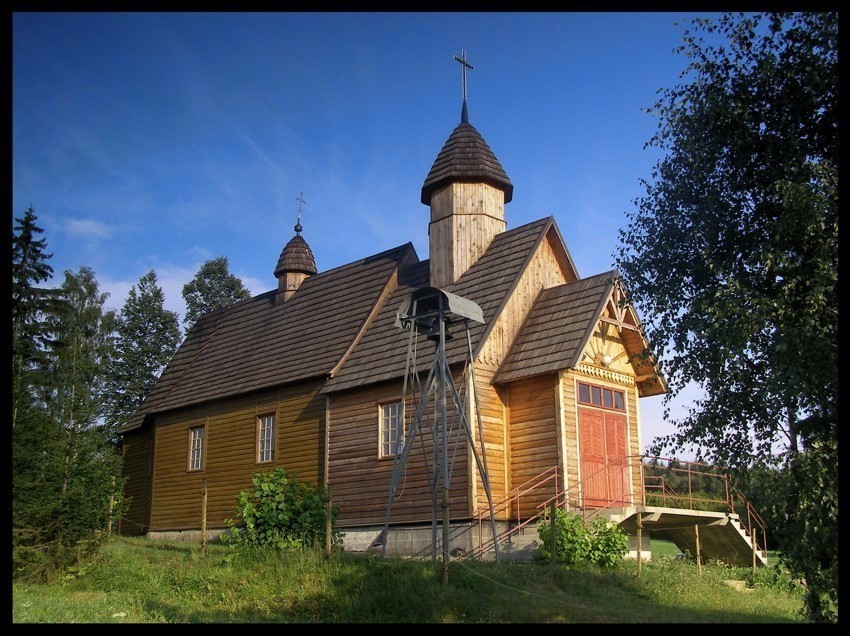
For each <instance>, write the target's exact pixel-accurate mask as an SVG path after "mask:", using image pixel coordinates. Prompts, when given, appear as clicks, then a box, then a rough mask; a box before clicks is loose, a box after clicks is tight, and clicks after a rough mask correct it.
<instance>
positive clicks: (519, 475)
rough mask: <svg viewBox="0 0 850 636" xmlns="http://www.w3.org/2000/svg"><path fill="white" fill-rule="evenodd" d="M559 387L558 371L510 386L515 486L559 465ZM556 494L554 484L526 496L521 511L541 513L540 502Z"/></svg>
mask: <svg viewBox="0 0 850 636" xmlns="http://www.w3.org/2000/svg"><path fill="white" fill-rule="evenodd" d="M556 387H557V376H556V375H555V374H547V375H542V376H536V377H533V378H528V379H525V380H519V381H517V382H513V383H511V384H510V385H509V387H508V390H509V391H510V415H511V439H510V444H511V485H512V487H513V488H519V487H520V486H522V485H523V484H524V483H526V482H528V481H529V480H531V479H533V478H535V477H537V476H538V475H540V474H541V473H542V472H544V471H545V470H547V469H549V468H551V467H553V466H557V465H558V439H557V421H556V413H555V408H556V400H555V389H556ZM554 494H555V486H554V484H553V485H552V487H551V490H548V491H546V492H536V493H532V494H528V495H525V496H523V498H522V499H521V500H520V510H519V513H520V514H521V516H522V517H523V518H528V517H529V516H531V515H534V514H537V512H538V510H537V506H538V505H539V504H541V503H543V502H544V501H545V500H546V499H547V498H549V497H551V496H553V495H554ZM516 512H517V511H514V513H516Z"/></svg>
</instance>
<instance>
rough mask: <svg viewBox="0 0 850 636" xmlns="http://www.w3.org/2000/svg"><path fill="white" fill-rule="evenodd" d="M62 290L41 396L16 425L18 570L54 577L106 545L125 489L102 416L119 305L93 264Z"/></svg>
mask: <svg viewBox="0 0 850 636" xmlns="http://www.w3.org/2000/svg"><path fill="white" fill-rule="evenodd" d="M58 293H59V294H61V298H62V300H63V302H62V303H61V304H57V305H56V307H55V309H54V310H53V311H51V312H49V313H46V314H45V320H44V322H45V325H46V326H47V328H48V330H49V332H50V334H51V336H52V339H51V347H50V349H49V350H48V351H47V352H46V355H45V356H44V365H45V368H44V371H45V372H44V374H43V375H42V376H41V378H42V381H41V383H39V384H38V385H37V386H34V387H33V391H34V394H35V395H36V396H37V398H38V399H37V400H36V402H35V405H34V406H33V407H32V409H31V411H30V418H29V419H28V420H27V421H26V425H22V426H19V427H18V428H17V429H16V430H15V432H14V443H13V468H14V471H13V488H14V500H13V521H14V528H15V531H16V532H15V536H14V539H15V540H14V555H15V573H16V575H17V576H24V575H37V576H41V577H44V576H49V575H50V573H51V572H53V571H57V570H59V569H61V568H63V567H64V566H67V565H69V564H70V563H71V562H73V560H75V559H77V558H79V557H80V556H81V555H82V554H84V553H86V552H88V551H90V550H92V549H94V548H96V547H97V545H98V544H99V543H100V542H101V541H102V539H103V538H104V537H105V534H104V533H103V530H105V529H106V528H107V525H108V521H109V520H108V515H109V508H110V506H109V502H110V497H111V496H113V495H115V494H117V492H118V491H120V483H121V480H120V470H121V464H120V455H119V452H118V446H117V445H116V444H115V443H114V441H113V440H112V439H111V435H110V434H109V431H108V430H107V428H106V427H105V426H103V424H102V420H101V418H102V415H103V407H102V404H103V391H102V388H103V382H104V378H105V370H106V367H107V364H108V362H109V359H110V357H111V352H112V330H113V324H114V312H104V308H103V307H104V302H105V300H106V297H107V294H103V293H100V292H99V291H98V284H97V281H96V279H95V276H94V272H93V271H92V270H91V269H89V268H81V269H80V271H79V272H78V273H73V272H70V271H67V272H65V280H64V282H63V283H62V285H61V287H60V288H59V289H58ZM117 499H119V500H120V496H118V497H117ZM119 509H120V506H119V507H118V508H115V509H114V510H116V511H117V510H119Z"/></svg>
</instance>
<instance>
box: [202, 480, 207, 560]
mask: <svg viewBox="0 0 850 636" xmlns="http://www.w3.org/2000/svg"><path fill="white" fill-rule="evenodd" d="M206 551H207V480H206V479H204V496H203V499H201V554H205V553H206Z"/></svg>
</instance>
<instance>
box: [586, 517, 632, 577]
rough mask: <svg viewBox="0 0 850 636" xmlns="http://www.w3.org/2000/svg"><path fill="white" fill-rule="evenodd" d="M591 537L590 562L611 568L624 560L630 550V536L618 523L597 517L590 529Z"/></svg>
mask: <svg viewBox="0 0 850 636" xmlns="http://www.w3.org/2000/svg"><path fill="white" fill-rule="evenodd" d="M588 532H589V535H590V554H589V555H588V556H589V560H590V562H591V563H595V564H596V565H599V566H602V567H605V568H610V567H614V566H615V565H617V564H618V563H619V562H620V561H622V559H623V555H625V554H626V552H628V550H629V536H628V535H627V534H626V533H625V532H623V530H622V529H621V528H620V526H618V525H617V524H616V523H610V522H608V521H605V519H602V518H600V517H597V518H596V519H594V520H593V522H592V523H591V524H590V527H589V529H588Z"/></svg>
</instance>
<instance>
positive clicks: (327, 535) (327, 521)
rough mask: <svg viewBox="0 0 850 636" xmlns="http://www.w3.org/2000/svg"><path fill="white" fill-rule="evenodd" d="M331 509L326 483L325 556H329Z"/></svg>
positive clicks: (331, 503) (331, 527)
mask: <svg viewBox="0 0 850 636" xmlns="http://www.w3.org/2000/svg"><path fill="white" fill-rule="evenodd" d="M332 510H333V502H332V501H331V487H330V485H328V504H327V510H325V558H326V559H329V558H330V557H331V531H332V529H333V524H332V519H331V512H332Z"/></svg>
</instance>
